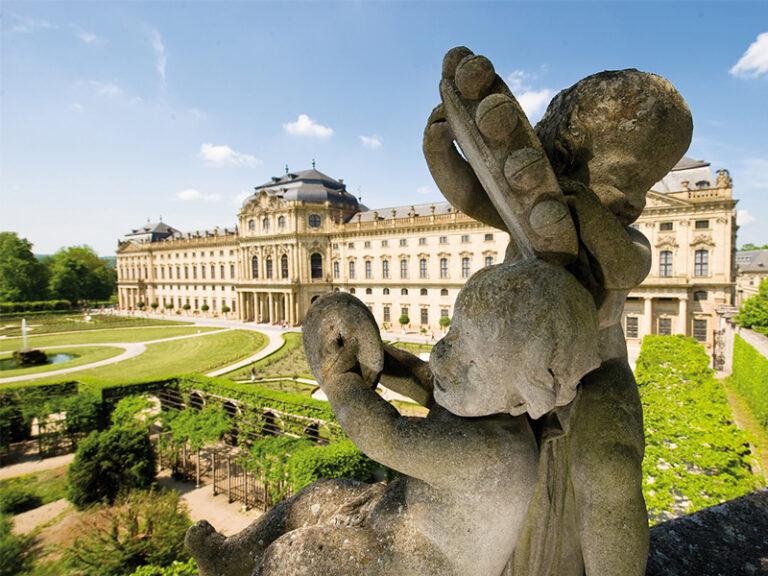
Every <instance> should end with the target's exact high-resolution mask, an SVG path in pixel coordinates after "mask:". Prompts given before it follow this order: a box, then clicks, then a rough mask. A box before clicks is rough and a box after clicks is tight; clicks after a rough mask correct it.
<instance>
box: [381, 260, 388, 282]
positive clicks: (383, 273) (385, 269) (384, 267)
mask: <svg viewBox="0 0 768 576" xmlns="http://www.w3.org/2000/svg"><path fill="white" fill-rule="evenodd" d="M381 277H382V278H389V260H382V261H381Z"/></svg>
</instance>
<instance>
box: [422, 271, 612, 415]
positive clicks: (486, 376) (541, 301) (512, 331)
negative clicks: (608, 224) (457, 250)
mask: <svg viewBox="0 0 768 576" xmlns="http://www.w3.org/2000/svg"><path fill="white" fill-rule="evenodd" d="M429 365H430V368H431V369H432V372H433V374H434V377H435V401H436V402H437V403H438V404H440V405H441V406H443V407H444V408H447V409H448V410H449V411H451V412H453V413H454V414H456V415H458V416H485V415H489V414H496V413H501V412H507V413H509V414H512V415H514V416H517V415H520V414H522V413H524V412H528V413H529V414H530V415H531V417H533V418H539V417H540V416H542V415H544V414H546V413H547V412H549V411H550V410H552V409H553V408H554V407H555V406H563V405H565V404H568V403H569V402H571V401H572V400H573V398H574V396H575V394H576V387H577V386H578V384H579V381H580V380H581V378H582V377H583V376H584V375H585V374H587V373H589V372H591V371H592V370H594V369H595V368H597V367H598V366H599V365H600V357H599V354H598V349H597V312H596V310H595V305H594V302H593V300H592V297H591V296H590V295H589V293H588V292H587V291H586V290H585V289H584V288H583V287H582V286H581V284H579V283H578V282H577V281H576V279H575V278H574V277H573V276H572V275H571V274H569V273H568V272H566V271H565V270H564V269H563V268H560V267H557V266H553V265H551V264H547V263H545V262H543V261H541V260H535V259H532V260H523V261H518V262H511V263H504V264H499V265H497V266H489V267H487V268H483V269H482V270H480V271H479V272H478V273H476V274H475V275H474V276H472V278H470V279H469V281H468V282H467V284H466V285H465V286H464V288H463V289H462V290H461V292H460V293H459V296H458V298H457V299H456V306H455V311H454V315H453V321H452V323H451V329H450V331H449V332H448V334H447V335H446V336H445V338H443V339H442V340H440V342H438V343H437V344H436V345H435V347H434V349H433V350H432V354H431V355H430V358H429Z"/></svg>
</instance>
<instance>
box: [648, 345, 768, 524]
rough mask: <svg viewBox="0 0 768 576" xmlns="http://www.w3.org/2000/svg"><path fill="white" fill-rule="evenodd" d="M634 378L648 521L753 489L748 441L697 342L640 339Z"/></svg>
mask: <svg viewBox="0 0 768 576" xmlns="http://www.w3.org/2000/svg"><path fill="white" fill-rule="evenodd" d="M635 375H636V378H637V383H638V386H639V388H640V396H641V399H642V402H643V413H644V420H645V441H646V450H645V460H644V461H643V472H644V482H643V488H644V493H645V499H646V504H647V505H648V513H649V517H650V518H651V519H652V521H659V520H663V519H665V518H668V517H670V516H675V515H679V514H683V513H690V512H693V511H695V510H699V509H701V508H704V507H707V506H712V505H714V504H718V503H719V502H723V501H725V500H730V499H732V498H736V497H738V496H742V495H744V494H746V493H747V492H750V491H751V490H754V489H755V488H756V487H757V485H758V484H759V479H758V478H756V477H755V476H753V474H752V470H751V465H750V461H751V459H750V448H749V436H748V435H747V434H746V433H744V432H742V431H741V430H739V428H737V427H736V425H735V423H734V422H733V414H732V412H731V408H730V406H729V405H728V402H727V399H726V394H725V389H724V388H723V386H722V384H721V383H720V382H719V381H718V380H716V379H715V377H714V373H713V371H712V370H711V369H710V368H709V356H707V353H706V352H705V350H704V347H703V346H702V345H701V344H700V343H698V342H697V341H696V340H694V339H693V338H689V337H685V336H646V337H645V338H644V339H643V347H642V349H641V351H640V356H639V358H638V360H637V367H636V371H635Z"/></svg>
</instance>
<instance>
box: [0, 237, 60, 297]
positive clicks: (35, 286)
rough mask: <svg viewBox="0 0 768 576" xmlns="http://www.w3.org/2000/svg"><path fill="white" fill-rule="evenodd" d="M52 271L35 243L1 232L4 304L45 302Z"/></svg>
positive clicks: (0, 281) (0, 289)
mask: <svg viewBox="0 0 768 576" xmlns="http://www.w3.org/2000/svg"><path fill="white" fill-rule="evenodd" d="M47 290H48V271H47V270H46V268H45V266H44V265H43V263H42V262H40V261H39V260H38V259H37V258H36V257H35V255H34V254H33V253H32V243H31V242H30V241H29V240H27V239H26V238H19V236H18V234H17V233H16V232H0V302H30V301H33V300H45V298H46V297H47Z"/></svg>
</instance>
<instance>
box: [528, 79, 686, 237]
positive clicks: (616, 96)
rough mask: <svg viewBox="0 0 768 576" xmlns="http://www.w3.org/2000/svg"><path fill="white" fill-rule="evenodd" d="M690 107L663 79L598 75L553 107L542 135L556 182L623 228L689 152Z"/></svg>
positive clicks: (541, 126) (539, 127) (539, 126)
mask: <svg viewBox="0 0 768 576" xmlns="http://www.w3.org/2000/svg"><path fill="white" fill-rule="evenodd" d="M692 132H693V121H692V119H691V112H690V110H689V109H688V105H687V104H686V103H685V100H683V97H682V96H681V95H680V94H679V93H678V91H677V90H675V87H674V86H673V85H672V84H671V83H670V82H669V81H668V80H665V79H664V78H662V77H661V76H656V75H655V74H648V73H646V72H639V71H638V70H634V69H630V70H618V71H606V72H600V73H599V74H595V75H593V76H588V77H587V78H584V79H583V80H580V81H579V82H577V83H576V84H574V85H573V86H571V87H570V88H568V89H566V90H563V91H562V92H560V93H559V94H558V95H557V96H555V97H554V98H553V99H552V102H550V104H549V107H548V108H547V112H546V113H545V114H544V117H543V118H542V119H541V121H540V122H539V123H538V124H537V125H536V134H537V136H538V137H539V139H540V140H541V143H542V145H543V146H544V149H545V150H546V152H547V156H548V157H549V160H550V162H551V163H552V167H553V168H554V170H555V173H556V174H557V175H558V176H562V177H566V178H570V179H573V180H577V181H579V182H581V183H583V184H585V185H587V186H589V187H590V188H591V189H592V190H594V191H595V193H596V194H597V195H598V196H599V197H600V199H601V201H602V202H603V204H605V205H606V206H607V207H608V209H610V210H611V211H612V212H613V213H614V214H616V216H617V217H618V218H619V220H620V221H621V222H622V223H624V224H629V223H631V222H633V221H634V220H636V219H637V217H638V216H640V213H641V212H642V210H643V208H644V207H645V195H646V193H647V192H648V190H649V189H650V187H651V186H653V185H654V184H655V183H656V182H658V181H659V180H661V178H663V177H664V175H666V174H667V173H668V172H669V171H670V170H671V169H672V167H673V166H674V165H675V164H676V163H677V161H678V160H679V159H680V158H681V157H682V156H683V154H684V153H685V151H686V150H687V149H688V145H689V144H690V142H691V134H692Z"/></svg>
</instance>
